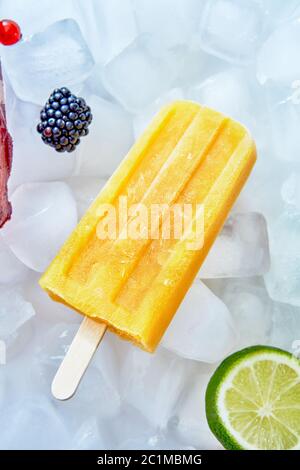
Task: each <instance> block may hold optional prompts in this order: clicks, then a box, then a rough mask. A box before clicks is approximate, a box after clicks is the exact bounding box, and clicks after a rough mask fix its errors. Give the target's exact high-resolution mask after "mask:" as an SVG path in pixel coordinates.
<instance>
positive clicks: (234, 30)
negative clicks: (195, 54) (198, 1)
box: [199, 0, 264, 64]
mask: <svg viewBox="0 0 300 470" xmlns="http://www.w3.org/2000/svg"><path fill="white" fill-rule="evenodd" d="M263 16H264V15H263V11H262V9H261V7H260V4H259V2H257V1H255V0H240V1H239V2H237V1H235V0H211V1H209V2H207V3H206V6H205V9H204V12H203V15H202V19H201V22H200V28H199V33H200V46H201V47H202V48H203V49H204V50H206V51H207V52H209V53H211V54H214V55H216V56H218V57H220V58H222V59H225V60H228V61H229V62H233V63H236V64H244V63H249V62H251V61H252V60H253V59H254V55H255V52H256V50H257V48H258V46H259V44H260V41H261V39H262V33H263Z"/></svg>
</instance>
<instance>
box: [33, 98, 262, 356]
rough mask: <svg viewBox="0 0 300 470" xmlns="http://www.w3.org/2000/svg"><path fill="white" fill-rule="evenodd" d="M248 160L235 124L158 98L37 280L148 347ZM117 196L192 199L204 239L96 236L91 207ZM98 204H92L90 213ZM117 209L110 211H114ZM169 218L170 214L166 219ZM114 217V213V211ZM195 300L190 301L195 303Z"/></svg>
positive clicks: (250, 153) (147, 200) (246, 142)
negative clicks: (161, 103) (198, 242)
mask: <svg viewBox="0 0 300 470" xmlns="http://www.w3.org/2000/svg"><path fill="white" fill-rule="evenodd" d="M255 159H256V151H255V145H254V143H253V140H252V138H251V136H250V135H249V133H248V131H247V130H246V129H245V128H244V127H243V126H241V125H240V124H239V123H237V122H235V121H233V120H231V119H229V118H227V117H225V116H223V115H222V114H220V113H218V112H216V111H213V110H211V109H208V108H205V107H202V106H200V105H198V104H196V103H192V102H188V101H180V102H175V103H173V104H171V105H168V106H166V107H164V108H163V109H162V110H161V111H160V112H159V114H158V115H157V116H156V117H155V118H154V120H153V122H152V123H151V124H150V125H149V127H148V129H147V130H146V131H145V132H144V134H143V135H142V136H141V137H140V138H139V139H138V141H137V142H136V144H135V145H134V146H133V148H132V149H131V151H130V152H129V153H128V155H127V156H126V157H125V159H124V160H123V162H122V163H121V165H120V166H119V168H118V169H117V170H116V172H115V173H114V175H113V176H112V177H111V178H110V180H109V181H108V182H107V184H106V186H105V187H104V188H103V189H102V191H101V193H100V194H99V196H98V197H97V199H96V200H95V202H94V203H93V204H92V206H91V207H90V208H89V209H88V211H87V213H86V214H85V216H84V217H83V218H82V220H81V221H80V223H79V224H78V226H77V228H76V229H75V231H74V232H73V234H72V235H71V236H70V238H69V239H68V240H67V242H66V243H65V245H64V246H63V247H62V249H61V251H60V252H59V254H58V255H57V257H56V258H55V259H54V261H53V262H52V264H51V265H50V267H49V268H48V270H47V271H46V273H45V274H44V275H43V277H42V278H41V280H40V285H41V286H42V287H43V288H44V289H45V290H46V291H47V292H48V293H49V295H50V296H51V297H52V298H53V299H54V300H57V301H60V302H63V303H65V304H67V305H69V306H70V307H73V308H74V309H76V310H77V311H78V312H81V313H82V314H84V315H86V316H88V317H90V318H92V319H94V320H97V321H99V322H103V323H104V324H106V325H107V327H108V328H109V329H111V330H112V331H114V332H116V333H118V334H119V335H120V336H121V337H123V338H125V339H128V340H131V341H133V342H134V343H135V344H136V345H138V346H140V347H141V348H143V349H145V350H147V351H149V352H152V351H154V350H155V348H156V346H157V345H158V343H159V341H160V339H161V337H162V336H163V334H164V332H165V330H166V328H167V327H168V325H169V323H170V321H171V320H172V317H173V315H174V314H175V312H176V309H177V308H178V306H179V304H180V303H181V301H182V299H183V297H184V295H185V294H186V292H187V290H188V288H189V286H190V285H191V283H192V281H193V279H194V277H195V276H196V274H197V272H198V270H199V268H200V266H201V264H202V262H203V260H204V259H205V257H206V255H207V253H208V251H209V249H210V247H211V245H212V243H213V241H214V239H215V238H216V236H217V234H218V232H219V231H220V229H221V228H222V225H223V223H224V221H225V219H226V216H227V214H228V212H229V210H230V208H231V207H232V205H233V203H234V201H235V199H236V197H237V196H238V194H239V192H240V190H241V188H242V186H243V184H244V183H245V181H246V179H247V177H248V175H249V173H250V171H251V168H252V166H253V164H254V162H255ZM120 196H122V197H126V201H127V205H128V206H130V205H132V204H136V203H142V204H143V205H144V206H145V207H146V208H149V209H150V206H151V205H153V204H167V205H171V204H175V203H176V204H202V205H203V215H204V234H203V236H204V239H203V246H202V247H201V248H200V249H191V248H190V246H191V244H190V241H191V240H193V239H194V238H193V237H194V235H195V233H194V231H195V219H196V217H197V215H195V216H194V219H193V223H192V224H191V225H190V233H189V237H188V239H187V238H186V237H184V236H183V237H181V238H179V239H175V237H171V238H169V239H164V238H162V237H161V238H160V237H159V238H158V239H155V238H151V237H148V238H146V237H144V238H141V239H130V238H128V237H127V238H126V237H124V226H121V227H119V229H120V230H119V231H118V235H117V236H116V238H115V239H106V240H105V239H100V238H99V236H98V226H99V225H98V224H99V220H100V218H101V217H100V216H99V214H100V213H101V214H102V215H101V216H103V213H102V212H101V211H100V208H101V207H103V204H110V205H112V207H114V208H115V211H116V214H118V211H119V210H120V206H119V200H120ZM99 211H100V212H99ZM118 215H119V214H118ZM173 223H174V221H173ZM118 224H119V225H122V222H121V221H120V219H119V218H118ZM199 308H200V306H199Z"/></svg>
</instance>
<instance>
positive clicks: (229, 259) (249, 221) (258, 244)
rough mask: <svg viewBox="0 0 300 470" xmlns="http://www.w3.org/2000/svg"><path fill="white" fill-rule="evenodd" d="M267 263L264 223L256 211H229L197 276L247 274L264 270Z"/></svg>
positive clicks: (235, 275) (211, 276)
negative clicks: (228, 215)
mask: <svg viewBox="0 0 300 470" xmlns="http://www.w3.org/2000/svg"><path fill="white" fill-rule="evenodd" d="M269 265H270V255H269V241H268V232H267V224H266V221H265V219H264V217H263V216H262V215H261V214H258V213H256V212H249V213H244V214H243V213H234V214H232V215H231V216H230V217H229V218H228V220H227V222H226V224H225V226H224V228H223V230H222V232H221V234H220V235H219V237H218V238H217V240H216V241H215V243H214V245H213V247H212V248H211V250H210V252H209V254H208V256H207V258H206V260H205V261H204V263H203V266H202V267H201V269H200V271H199V273H198V277H199V278H202V279H205V278H214V277H247V276H259V275H262V274H265V273H266V272H267V271H268V269H269Z"/></svg>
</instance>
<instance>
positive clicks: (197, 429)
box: [174, 364, 221, 450]
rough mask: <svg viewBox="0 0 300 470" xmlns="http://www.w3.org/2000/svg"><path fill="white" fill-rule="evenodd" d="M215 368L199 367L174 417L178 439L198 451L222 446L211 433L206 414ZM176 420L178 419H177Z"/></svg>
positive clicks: (196, 368)
mask: <svg viewBox="0 0 300 470" xmlns="http://www.w3.org/2000/svg"><path fill="white" fill-rule="evenodd" d="M213 372H214V368H212V367H211V366H210V367H204V366H203V365H202V364H201V365H197V367H195V369H194V374H193V378H192V380H191V381H189V382H188V383H187V384H186V393H185V394H184V395H183V397H182V400H181V402H180V403H179V405H178V409H177V410H176V413H175V416H174V424H175V425H174V430H175V432H176V435H177V436H178V439H180V441H181V442H182V443H183V444H185V445H190V446H195V447H196V448H198V449H206V450H210V449H220V448H221V446H220V444H219V442H218V441H217V439H216V438H215V437H214V435H213V434H212V432H211V431H210V429H209V427H208V424H207V420H206V413H205V393H206V387H207V385H208V382H209V379H210V377H211V375H212V373H213ZM175 418H176V419H175Z"/></svg>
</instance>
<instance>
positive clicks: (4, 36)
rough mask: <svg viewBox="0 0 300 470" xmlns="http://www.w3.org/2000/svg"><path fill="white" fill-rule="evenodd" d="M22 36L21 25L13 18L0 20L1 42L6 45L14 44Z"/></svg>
mask: <svg viewBox="0 0 300 470" xmlns="http://www.w3.org/2000/svg"><path fill="white" fill-rule="evenodd" d="M21 37H22V33H21V29H20V26H19V25H18V24H17V23H16V22H15V21H13V20H1V21H0V43H1V44H4V46H12V45H13V44H16V43H17V42H19V41H20V39H21Z"/></svg>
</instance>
